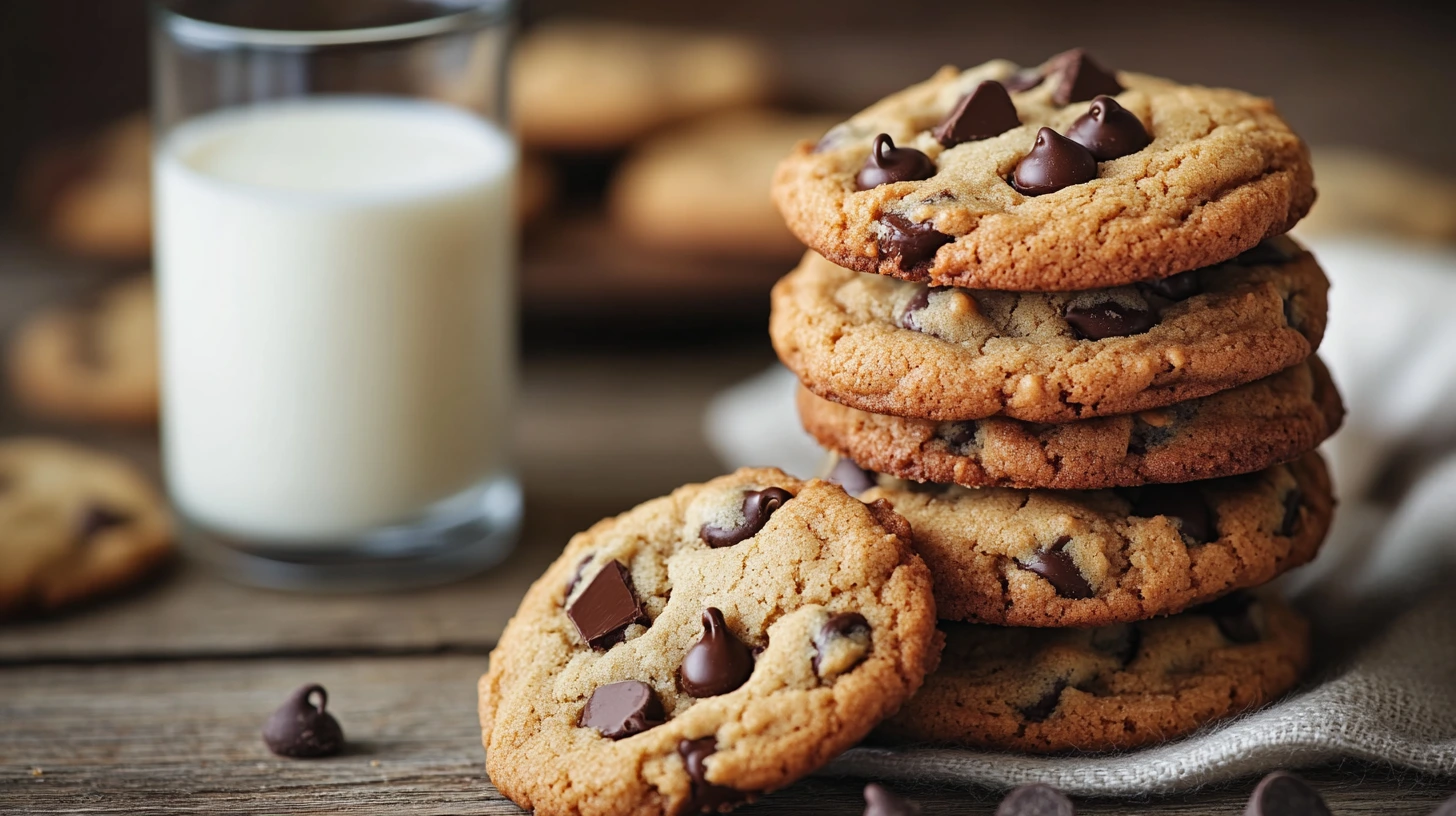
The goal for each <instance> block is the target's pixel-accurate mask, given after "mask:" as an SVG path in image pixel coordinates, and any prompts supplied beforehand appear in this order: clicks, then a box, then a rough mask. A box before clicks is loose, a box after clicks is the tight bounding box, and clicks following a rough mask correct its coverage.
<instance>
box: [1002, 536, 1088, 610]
mask: <svg viewBox="0 0 1456 816" xmlns="http://www.w3.org/2000/svg"><path fill="white" fill-rule="evenodd" d="M1071 540H1072V539H1071V537H1070V536H1062V537H1061V538H1059V539H1057V542H1056V543H1055V544H1053V545H1052V546H1051V547H1050V548H1048V549H1045V550H1038V551H1036V552H1034V553H1032V554H1031V555H1030V556H1029V557H1028V558H1027V559H1026V560H1025V561H1017V562H1016V565H1017V566H1018V567H1021V568H1022V569H1024V570H1029V571H1031V572H1034V573H1036V574H1037V575H1040V576H1041V577H1043V578H1045V579H1047V581H1048V582H1050V583H1051V585H1052V587H1054V588H1055V589H1056V591H1057V594H1058V595H1060V596H1062V597H1063V598H1071V599H1072V600H1083V599H1086V598H1090V597H1092V596H1093V594H1094V593H1093V592H1092V585H1091V584H1089V583H1087V579H1086V578H1083V577H1082V573H1080V572H1078V571H1077V564H1076V562H1075V561H1073V560H1072V556H1070V555H1068V554H1067V553H1066V551H1065V547H1066V546H1067V544H1068V542H1070V541H1071Z"/></svg>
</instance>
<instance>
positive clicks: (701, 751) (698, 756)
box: [677, 736, 751, 813]
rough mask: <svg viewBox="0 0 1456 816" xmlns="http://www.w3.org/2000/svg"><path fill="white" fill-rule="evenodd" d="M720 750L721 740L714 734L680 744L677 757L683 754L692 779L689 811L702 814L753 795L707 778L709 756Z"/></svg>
mask: <svg viewBox="0 0 1456 816" xmlns="http://www.w3.org/2000/svg"><path fill="white" fill-rule="evenodd" d="M717 750H718V740H717V739H716V738H714V737H712V736H706V737H703V738H702V739H695V740H686V739H685V740H683V741H681V742H679V743H678V744H677V753H678V756H680V757H682V760H683V766H684V767H686V768H687V771H688V777H689V778H690V779H691V780H692V789H693V792H692V796H691V797H690V798H689V799H688V810H695V811H698V812H700V813H708V812H712V811H716V810H718V809H719V808H722V807H725V806H728V805H740V804H743V803H744V802H747V801H748V799H749V797H750V795H751V794H749V793H747V792H745V791H740V790H736V789H734V788H730V787H727V786H726V785H715V784H713V783H712V782H709V781H708V765H707V759H708V757H710V756H712V755H713V753H714V752H715V751H717Z"/></svg>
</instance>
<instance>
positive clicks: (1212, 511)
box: [860, 453, 1334, 627]
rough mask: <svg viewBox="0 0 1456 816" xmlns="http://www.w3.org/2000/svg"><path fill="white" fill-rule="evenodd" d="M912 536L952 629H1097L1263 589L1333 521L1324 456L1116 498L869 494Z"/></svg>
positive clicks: (1100, 493)
mask: <svg viewBox="0 0 1456 816" xmlns="http://www.w3.org/2000/svg"><path fill="white" fill-rule="evenodd" d="M860 498H862V499H864V500H866V501H876V500H879V499H888V500H889V501H890V503H891V504H893V505H894V507H895V512H897V513H899V514H900V515H902V516H904V517H905V518H906V519H907V520H908V521H909V522H910V526H911V528H912V529H913V530H914V531H915V549H916V551H917V552H919V553H920V556H921V557H922V558H924V559H925V563H926V564H927V565H928V566H929V567H930V572H931V575H932V576H933V577H934V580H935V605H936V608H937V609H938V610H939V611H940V616H941V617H942V618H944V619H947V620H967V621H973V622H978V623H994V624H998V625H1003V626H1036V627H1065V626H1102V625H1105V624H1110V623H1127V622H1131V621H1138V620H1144V619H1146V618H1151V617H1154V616H1156V615H1169V614H1173V613H1176V612H1179V611H1182V610H1183V609H1186V608H1188V607H1190V606H1193V605H1195V604H1199V603H1204V602H1206V601H1210V600H1212V599H1214V598H1217V597H1219V596H1221V595H1225V594H1227V593H1229V592H1231V591H1233V590H1235V589H1239V588H1243V587H1253V586H1259V585H1261V584H1264V583H1267V582H1269V581H1270V580H1272V579H1273V578H1274V577H1275V576H1277V575H1279V574H1281V573H1283V572H1285V571H1286V570H1289V569H1292V568H1294V567H1297V566H1299V565H1301V564H1304V563H1305V562H1307V561H1309V560H1310V559H1311V558H1313V557H1314V555H1315V553H1316V552H1317V551H1318V550H1319V546H1320V544H1321V542H1323V541H1324V537H1325V533H1326V532H1327V531H1328V530H1329V525H1330V518H1331V516H1332V515H1333V512H1334V498H1333V496H1332V495H1331V493H1330V481H1329V474H1328V473H1327V472H1326V470H1325V464H1324V461H1323V460H1322V459H1321V458H1320V456H1319V454H1317V453H1309V454H1306V455H1305V456H1303V457H1302V458H1300V459H1298V460H1296V461H1294V462H1291V463H1289V464H1287V465H1277V466H1275V467H1272V468H1268V469H1266V470H1262V471H1259V472H1257V473H1250V474H1246V475H1243V476H1230V477H1228V478H1225V479H1212V480H1209V481H1202V482H1185V483H1183V484H1175V485H1146V486H1143V487H1135V488H1122V489H1118V490H1091V491H1070V490H1067V491H1062V490H1013V489H1008V488H982V489H978V490H973V489H967V488H964V487H958V486H954V485H951V486H940V485H919V484H915V483H910V482H900V481H898V480H886V481H884V483H883V484H880V485H878V486H876V487H873V488H870V489H868V490H865V491H864V492H862V493H861V494H860Z"/></svg>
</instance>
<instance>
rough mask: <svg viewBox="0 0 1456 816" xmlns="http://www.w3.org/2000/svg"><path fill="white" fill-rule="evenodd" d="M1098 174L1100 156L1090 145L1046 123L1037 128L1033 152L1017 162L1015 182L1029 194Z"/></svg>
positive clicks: (1022, 191) (1038, 193)
mask: <svg viewBox="0 0 1456 816" xmlns="http://www.w3.org/2000/svg"><path fill="white" fill-rule="evenodd" d="M1095 178H1097V159H1095V158H1093V157H1092V154H1091V153H1090V152H1088V150H1087V148H1085V147H1083V146H1081V145H1079V144H1077V143H1076V142H1074V141H1072V140H1071V139H1068V138H1067V137H1065V136H1063V135H1062V134H1060V133H1058V132H1056V131H1055V130H1052V129H1051V128H1049V127H1044V128H1042V129H1041V130H1039V131H1037V132H1036V142H1035V143H1034V144H1033V145H1032V146H1031V152H1029V153H1027V154H1026V155H1025V156H1022V157H1021V161H1019V162H1017V163H1016V171H1015V172H1014V173H1012V176H1011V186H1012V187H1014V188H1016V192H1018V193H1021V194H1022V195H1025V196H1039V195H1046V194H1047V193H1055V192H1056V191H1058V190H1061V189H1064V188H1067V187H1071V186H1072V185H1073V184H1082V183H1084V182H1088V181H1091V180H1092V179H1095Z"/></svg>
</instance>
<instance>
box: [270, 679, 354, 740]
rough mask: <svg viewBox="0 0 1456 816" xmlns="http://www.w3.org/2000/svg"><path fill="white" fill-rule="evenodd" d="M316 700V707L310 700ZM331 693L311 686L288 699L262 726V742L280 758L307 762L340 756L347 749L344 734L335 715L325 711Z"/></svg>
mask: <svg viewBox="0 0 1456 816" xmlns="http://www.w3.org/2000/svg"><path fill="white" fill-rule="evenodd" d="M314 697H317V698H318V704H317V705H314V703H313V702H311V698H314ZM328 702H329V693H328V692H327V691H324V687H323V686H320V685H319V684H317V683H309V684H308V685H305V686H299V688H298V689H297V690H296V691H294V692H293V694H292V695H290V696H289V698H288V702H286V703H284V704H283V705H281V706H279V707H278V710H277V711H275V712H273V716H271V717H269V718H268V724H267V725H265V726H263V742H264V743H266V744H267V746H268V750H270V751H272V752H273V753H275V754H277V755H279V756H286V757H295V758H306V757H322V756H329V755H331V754H337V753H338V752H339V749H340V748H342V747H344V730H343V729H342V728H340V727H339V721H338V720H336V719H334V715H332V714H330V713H328V712H327V711H325V710H324V707H325V706H327V705H328Z"/></svg>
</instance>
